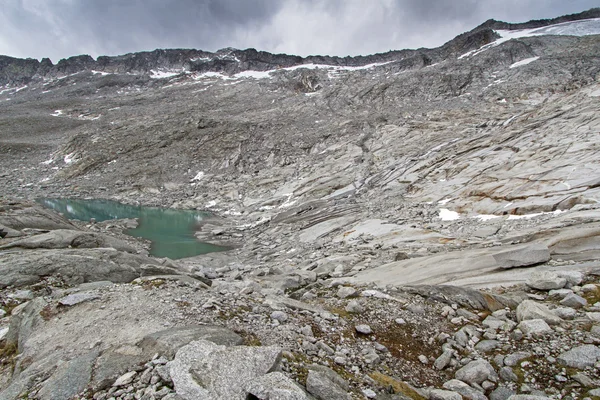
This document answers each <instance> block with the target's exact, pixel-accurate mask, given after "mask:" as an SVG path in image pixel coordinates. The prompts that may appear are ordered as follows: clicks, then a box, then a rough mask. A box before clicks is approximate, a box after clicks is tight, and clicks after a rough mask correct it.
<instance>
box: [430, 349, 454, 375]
mask: <svg viewBox="0 0 600 400" xmlns="http://www.w3.org/2000/svg"><path fill="white" fill-rule="evenodd" d="M453 354H454V352H453V351H452V350H445V351H444V352H443V353H442V354H441V355H440V356H439V357H438V358H436V360H435V362H434V363H433V367H434V368H435V369H437V370H438V371H441V370H443V369H444V368H446V367H447V366H448V365H450V361H452V355H453Z"/></svg>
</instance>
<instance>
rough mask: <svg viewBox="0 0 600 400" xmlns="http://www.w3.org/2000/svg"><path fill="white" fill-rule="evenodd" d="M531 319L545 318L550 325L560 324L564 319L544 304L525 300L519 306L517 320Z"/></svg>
mask: <svg viewBox="0 0 600 400" xmlns="http://www.w3.org/2000/svg"><path fill="white" fill-rule="evenodd" d="M529 319H543V320H544V321H546V322H547V323H548V324H550V325H558V324H560V323H561V322H562V319H560V318H559V317H558V316H556V314H554V313H553V312H552V311H550V309H549V308H548V307H547V306H545V305H544V304H540V303H537V302H535V301H533V300H524V301H522V302H521V304H519V306H518V307H517V321H519V322H522V321H525V320H529Z"/></svg>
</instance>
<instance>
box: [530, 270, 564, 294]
mask: <svg viewBox="0 0 600 400" xmlns="http://www.w3.org/2000/svg"><path fill="white" fill-rule="evenodd" d="M566 284H567V278H565V277H563V276H560V275H559V274H557V273H556V272H551V271H540V272H534V273H533V274H531V276H530V277H529V280H527V286H529V287H530V288H533V289H537V290H556V289H562V288H564V287H565V285H566Z"/></svg>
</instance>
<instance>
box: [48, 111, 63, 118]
mask: <svg viewBox="0 0 600 400" xmlns="http://www.w3.org/2000/svg"><path fill="white" fill-rule="evenodd" d="M62 113H63V112H62V110H56V111H54V113H53V114H50V115H52V116H53V117H60V116H61V115H62Z"/></svg>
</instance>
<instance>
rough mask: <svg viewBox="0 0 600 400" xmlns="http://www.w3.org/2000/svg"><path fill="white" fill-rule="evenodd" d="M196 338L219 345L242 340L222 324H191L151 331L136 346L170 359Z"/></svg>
mask: <svg viewBox="0 0 600 400" xmlns="http://www.w3.org/2000/svg"><path fill="white" fill-rule="evenodd" d="M198 340H208V341H209V342H213V343H214V344H218V345H221V346H237V345H240V344H242V343H243V342H244V339H243V338H242V337H241V336H240V335H238V334H237V333H235V332H233V331H231V330H229V329H227V328H224V327H222V326H217V325H192V326H185V327H181V328H172V329H165V330H164V331H159V332H156V333H152V334H150V335H147V336H146V337H144V339H142V341H141V342H139V343H138V346H139V347H141V348H142V349H144V351H145V352H147V353H152V354H155V353H158V354H161V355H164V356H165V357H167V358H169V359H170V358H173V356H175V353H177V350H179V349H180V348H181V347H183V346H185V345H186V344H188V343H191V342H194V341H198Z"/></svg>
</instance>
